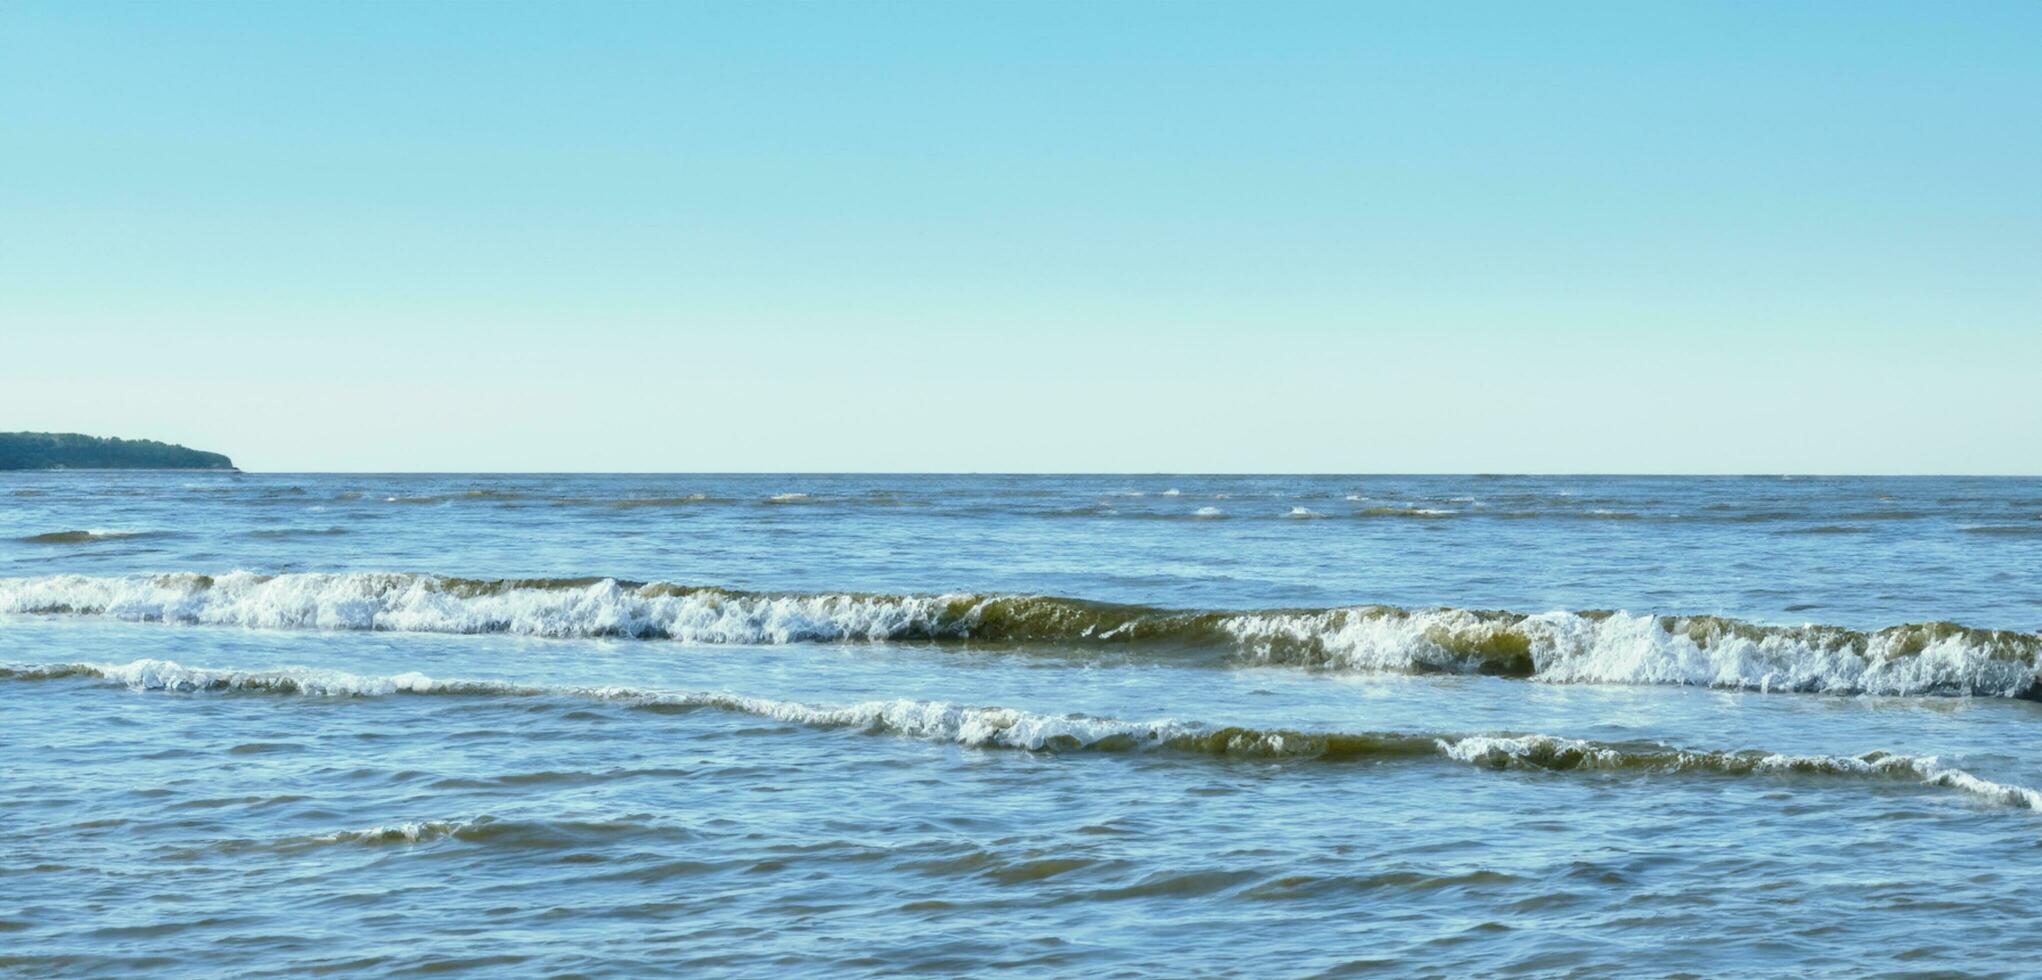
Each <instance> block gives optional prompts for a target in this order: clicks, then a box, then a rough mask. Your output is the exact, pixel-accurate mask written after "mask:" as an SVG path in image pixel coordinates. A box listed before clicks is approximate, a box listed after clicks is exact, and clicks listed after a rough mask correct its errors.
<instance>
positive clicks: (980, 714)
mask: <svg viewBox="0 0 2042 980" xmlns="http://www.w3.org/2000/svg"><path fill="white" fill-rule="evenodd" d="M77 677H82V678H92V679H97V680H102V681H106V682H109V683H113V684H119V685H122V686H125V687H128V688H130V689H133V690H138V691H166V692H180V693H192V692H201V691H249V692H258V693H270V694H286V695H300V696H313V697H350V698H377V697H393V696H404V695H412V696H416V695H428V696H431V695H441V696H449V695H450V696H470V697H544V696H553V697H569V698H583V699H590V700H599V701H607V702H618V703H623V704H625V705H628V706H632V707H640V708H649V709H655V710H658V709H665V710H674V709H682V710H693V709H711V710H719V711H726V712H734V713H740V714H747V715H752V716H756V717H760V718H766V719H770V720H773V721H777V722H782V723H786V724H792V725H799V726H802V727H808V728H820V729H853V730H858V731H863V732H866V733H870V734H875V735H892V736H897V737H902V738H911V739H919V740H923V741H933V742H943V743H954V744H957V745H962V746H967V747H970V748H980V749H1018V750H1023V751H1030V752H1049V753H1171V754H1178V755H1188V756H1205V757H1214V758H1226V759H1246V760H1275V761H1282V760H1295V761H1320V762H1392V761H1400V760H1419V759H1436V760H1445V761H1451V762H1458V763H1463V764H1467V765H1471V766H1476V767H1479V768H1483V769H1493V770H1536V771H1544V772H1572V771H1583V770H1602V771H1619V772H1631V773H1645V774H1674V773H1709V774H1717V775H1727V776H1750V775H1782V776H1784V775H1797V776H1830V777H1855V778H1878V777H1901V778H1909V779H1913V780H1916V781H1918V782H1920V783H1922V784H1924V785H1928V786H1935V787H1940V788H1946V789H1953V790H1957V791H1959V792H1963V793H1966V794H1969V795H1971V796H1974V797H1977V798H1979V799H1981V800H1984V801H1987V802H1990V803H1996V804H2000V805H2005V806H2012V807H2018V808H2022V809H2028V810H2034V811H2042V792H2038V791H2037V790H2034V789H2031V788H2028V787H2025V786H2018V785H2012V784H2007V783H1999V782H1994V781H1991V780H1987V779H1983V778H1981V777H1978V776H1976V775H1973V774H1972V773H1970V772H1967V771H1965V770H1963V769H1959V768H1955V767H1952V766H1946V765H1944V764H1942V763H1941V762H1940V761H1939V760H1938V759H1937V758H1936V757H1934V756H1915V755H1904V754H1897V753H1890V752H1884V751H1877V752H1868V753H1865V754H1862V755H1788V754H1783V753H1775V752H1765V751H1760V750H1742V751H1723V750H1690V749H1683V748H1679V747H1675V746H1669V745H1665V744H1662V743H1657V742H1607V741H1596V740H1588V739H1575V738H1564V737H1559V736H1553V735H1544V734H1515V733H1500V734H1499V733H1479V734H1456V733H1446V734H1440V733H1425V732H1326V731H1299V730H1292V729H1281V728H1253V727H1243V726H1221V725H1211V724H1205V723H1199V722H1180V721H1176V720H1172V719H1159V720H1153V721H1127V720H1121V719H1114V718H1099V717H1093V716H1087V715H1075V714H1069V715H1053V714H1044V713H1039V712H1032V711H1024V710H1020V709H1016V708H1005V707H975V706H969V705H959V704H953V703H950V702H944V701H921V700H913V699H908V698H895V699H890V700H875V701H862V702H858V703H855V704H848V705H826V704H811V703H806V702H801V701H786V700H776V699H772V698H764V697H754V696H749V695H743V694H734V693H730V692H722V691H673V690H661V689H648V688H635V687H624V686H608V687H540V686H531V685H522V684H516V683H511V682H504V681H486V680H436V679H434V678H431V677H427V676H425V675H423V674H419V673H405V674H397V675H394V676H388V677H379V676H365V675H357V674H350V673H346V672H344V671H336V670H323V669H314V668H304V667H291V668H283V669H277V670H261V671H248V670H224V669H216V668H204V667H186V666H183V665H180V664H177V663H174V662H171V661H164V660H136V661H133V662H130V663H126V664H90V663H76V664H48V665H32V666H15V667H0V679H11V680H54V679H60V678H77ZM471 827H472V825H467V824H460V823H446V824H441V823H437V822H435V823H425V824H402V825H395V826H386V827H376V828H371V829H368V830H363V831H354V832H350V833H349V834H347V835H345V839H351V840H361V841H365V842H383V841H394V840H405V841H416V840H420V839H425V838H429V837H437V836H449V835H454V834H458V833H461V832H463V831H464V830H467V829H470V828H471ZM336 839H339V838H336Z"/></svg>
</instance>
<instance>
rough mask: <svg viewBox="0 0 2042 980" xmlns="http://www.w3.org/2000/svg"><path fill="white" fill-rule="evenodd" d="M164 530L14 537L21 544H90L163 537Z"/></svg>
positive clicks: (63, 532)
mask: <svg viewBox="0 0 2042 980" xmlns="http://www.w3.org/2000/svg"><path fill="white" fill-rule="evenodd" d="M166 533H167V532H164V531H108V530H101V529H97V528H95V529H93V530H89V531H50V532H48V533H46V534H31V535H27V536H25V537H20V538H16V539H15V540H16V541H20V542H21V543H23V544H90V543H92V542H95V541H122V540H127V539H131V538H156V537H163V536H164V535H165V534H166Z"/></svg>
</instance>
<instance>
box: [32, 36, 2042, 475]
mask: <svg viewBox="0 0 2042 980" xmlns="http://www.w3.org/2000/svg"><path fill="white" fill-rule="evenodd" d="M6 429H57V430H75V431H84V432H92V433H100V434H117V435H127V436H145V437H156V438H163V439H170V440H175V441H181V442H185V443H187V444H190V445H194V446H200V447H203V448H209V449H216V450H220V451H224V452H227V453H230V454H232V455H233V456H235V458H236V460H237V461H238V462H240V463H241V464H242V465H243V466H245V467H247V468H251V469H270V470H275V469H331V470H349V469H399V470H401V469H414V470H416V469H429V470H430V469H445V470H497V469H504V470H553V469H562V470H577V469H579V470H1110V471H1146V470H1200V471H1208V470H1209V471H1355V472H1369V471H1471V470H1478V471H1626V472H1636V471H1656V472H1726V471H1727V472H1783V471H1797V472H1988V473H1989V472H2020V473H2037V472H2042V3H2037V2H2033V0H2020V2H2007V3H1990V2H1963V3H1927V2H1906V3H1875V2H1863V0H1848V2H1835V3H1758V2H1751V3H1704V2H1692V3H1657V2H1645V3H1641V2H1635V0H1623V2H1612V3H1521V2H1507V3H1455V4H1434V3H1419V2H1410V3H1400V4H1371V3H1362V2H1345V3H1323V4H1321V3H1282V2H1274V3H1189V2H1167V3H1133V2H1085V3H1079V2H1041V3H1019V2H1000V3H972V2H936V3H906V2H886V3H879V2H872V3H857V2H841V3H802V4H779V3H735V2H732V3H713V4H712V3H703V4H685V3H630V4H624V3H618V4H605V3H587V2H577V3H566V2H561V3H554V4H508V3H481V2H474V3H444V4H427V3H253V4H239V3H212V2H208V3H197V2H154V3H128V4H102V3H83V2H78V0H61V2H57V0H52V2H28V0H6V2H4V3H0V430H6Z"/></svg>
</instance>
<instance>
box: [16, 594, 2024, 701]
mask: <svg viewBox="0 0 2042 980" xmlns="http://www.w3.org/2000/svg"><path fill="white" fill-rule="evenodd" d="M0 613H16V614H50V615H57V614H68V615H88V616H105V617H110V618H115V619H122V620H131V621H141V622H170V623H189V624H208V625H220V626H241V627H254V628H271V629H316V630H386V631H396V632H422V633H508V634H516V635H523V636H537V637H559V638H572V637H624V638H638V639H670V640H679V641H684V642H689V643H703V644H780V643H796V642H878V641H896V642H901V641H919V642H956V643H972V644H992V645H1001V644H1019V643H1027V644H1037V645H1044V646H1052V647H1055V648H1058V649H1070V648H1078V649H1087V648H1092V649H1098V648H1118V649H1128V650H1137V649H1138V650H1142V651H1146V652H1151V653H1155V654H1158V655H1172V656H1185V655H1189V656H1193V657H1200V658H1204V659H1206V660H1210V661H1214V662H1219V663H1231V664H1263V665H1281V666H1294V667H1302V668H1308V669H1315V670H1334V671H1362V672H1382V671H1391V672H1418V673H1464V674H1488V675H1496V676H1504V677H1519V678H1528V679H1532V680H1538V681H1545V682H1551V683H1615V684H1683V685H1697V686H1708V687H1722V688H1743V689H1750V690H1757V691H1801V692H1820V693H1832V694H1889V695H1925V694H1940V695H1981V696H1995V697H2042V684H2038V670H2042V668H2038V663H2042V634H2035V633H2022V632H2016V631H2011V630H1985V629H1974V628H1970V627H1965V626H1959V625H1956V624H1953V623H1914V624H1907V625H1901V626H1892V627H1887V628H1885V629H1879V630H1870V631H1864V630H1852V629H1845V628H1842V627H1835V626H1765V625H1758V624H1753V623H1747V622H1742V621H1738V620H1734V619H1727V618H1723V617H1716V616H1655V615H1641V614H1632V613H1622V612H1601V611H1591V612H1550V613H1540V614H1524V613H1513V612H1495V611H1484V610H1471V609H1455V608H1439V609H1415V610H1414V609H1400V608H1396V607H1390V606H1354V607H1344V608H1337V609H1317V610H1294V611H1282V610H1278V611H1265V612H1223V611H1200V610H1189V611H1180V610H1167V609H1156V608H1150V607H1145V606H1128V605H1115V604H1109V603H1098V602H1087V601H1083V600H1076V599H1062V598H1055V597H1049V596H1032V595H1005V594H970V593H958V594H948V595H874V594H861V593H760V592H738V591H731V590H727V589H718V588H706V587H693V586H681V585H673V584H669V583H664V582H656V583H649V584H648V583H635V582H626V581H619V580H616V579H607V578H600V579H599V578H576V579H488V580H485V579H461V578H446V577H441V576H434V575H415V574H399V573H334V574H322V573H293V574H284V575H256V574H252V573H247V572H235V573H233V574H229V575H222V576H219V577H212V576H206V575H194V574H174V575H154V576H116V577H92V576H79V575H61V576H48V577H40V578H0Z"/></svg>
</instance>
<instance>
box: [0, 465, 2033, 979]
mask: <svg viewBox="0 0 2042 980" xmlns="http://www.w3.org/2000/svg"><path fill="white" fill-rule="evenodd" d="M2038 627H2042V480H2018V479H1878V478H1864V479H1818V478H1805V479H1787V478H1780V477H1765V478H1529V477H1473V476H1470V477H1422V478H1421V477H1407V478H1396V477H1193V476H1170V477H1004V476H985V477H978V476H971V477H964V476H858V477H829V476H815V477H811V476H741V477H740V476H730V477H719V476H489V475H447V476H361V475H348V476H313V475H290V474H275V475H241V474H218V475H214V474H194V473H151V474H137V473H126V474H109V473H69V474H45V473H38V474H5V475H0V712H4V717H5V719H6V721H5V724H4V725H0V758H4V759H5V760H7V764H6V765H5V767H4V768H0V799H4V800H5V801H6V813H7V818H8V819H6V820H5V821H4V822H0V969H7V970H12V971H17V972H21V973H25V974H37V975H42V974H70V975H86V974H93V975H99V974H108V973H117V974H147V973H164V974H191V973H220V972H230V973H237V974H290V975H298V974H303V973H306V972H309V971H314V970H329V971H344V972H352V971H361V972H374V973H387V972H402V971H415V970H416V971H422V970H445V969H454V970H462V969H465V970H470V971H474V972H477V973H484V974H489V973H498V974H518V975H524V974H531V973H581V974H595V975H643V974H646V973H651V972H665V971H681V972H691V973H705V974H736V975H764V974H780V973H785V972H789V971H804V972H827V973H836V974H851V975H858V974H891V973H897V972H902V971H921V972H935V973H946V974H948V973H991V972H1001V971H1017V972H1021V973H1026V974H1068V973H1078V972H1087V973H1091V972H1103V973H1109V974H1118V975H1152V974H1162V975H1182V974H1197V973H1253V974H1256V975H1311V974H1318V973H1327V972H1333V973H1340V972H1360V971H1367V970H1380V971H1385V972H1395V973H1403V972H1436V973H1452V974H1462V973H1471V972H1474V973H1517V974H1533V975H1549V974H1561V975H1564V974H1596V975H1600V974H1608V973H1637V974H1650V975H1666V974H1674V973H1685V974H1716V973H1756V972H1779V973H1792V974H1797V975H1805V974H1823V973H1838V974H1852V975H1862V974H1864V973H1880V972H1890V973H1896V974H1897V973H1917V972H1921V973H1934V972H1954V973H1968V974H2018V973H2023V972H2027V970H2028V968H2027V967H2026V965H2025V964H2026V962H2027V961H2028V960H2029V959H2032V958H2033V957H2034V956H2035V955H2036V954H2037V953H2038V952H2042V929H2038V928H2036V927H2035V925H2034V923H2033V919H2032V914H2031V912H2030V911H2029V910H2031V909H2032V908H2034V907H2036V905H2037V903H2038V901H2042V861H2038V859H2042V851H2038V841H2042V812H2038V810H2042V795H2038V794H2037V793H2036V792H2035V788H2038V787H2042V734H2038V732H2042V725H2038V724H2037V723H2038V721H2042V715H2038V712H2042V706H2038V705H2037V703H2036V700H2035V699H2036V698H2037V697H2038V694H2042V687H2038V685H2037V680H2038V678H2042V675H2038V666H2037V665H2038V661H2042V636H2038V635H2037V633H2036V630H2037V629H2038Z"/></svg>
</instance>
